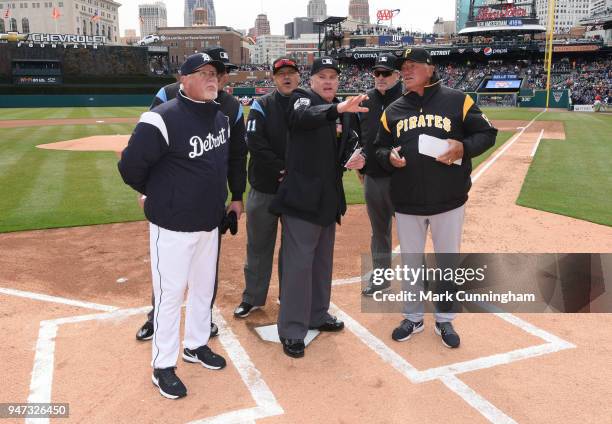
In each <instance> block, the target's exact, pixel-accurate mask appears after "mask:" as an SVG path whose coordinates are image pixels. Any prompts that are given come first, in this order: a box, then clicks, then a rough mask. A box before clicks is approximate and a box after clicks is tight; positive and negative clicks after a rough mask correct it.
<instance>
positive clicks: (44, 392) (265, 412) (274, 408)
mask: <svg viewBox="0 0 612 424" xmlns="http://www.w3.org/2000/svg"><path fill="white" fill-rule="evenodd" d="M149 309H151V306H143V307H140V308H130V309H116V310H114V311H111V312H106V313H97V314H88V315H78V316H71V317H63V318H57V319H52V320H46V321H41V323H40V330H39V333H38V340H37V341H36V353H35V355H34V365H33V368H32V377H31V380H30V393H29V395H28V402H29V403H48V402H51V390H52V387H53V370H54V360H55V343H56V342H55V339H56V336H57V330H58V328H59V326H60V325H64V324H74V323H80V322H85V321H102V320H108V319H115V320H119V319H125V318H127V317H130V316H132V315H140V314H143V313H145V312H147V311H149ZM213 315H214V318H215V322H216V323H217V325H218V326H219V330H220V331H219V340H220V342H221V344H222V345H223V347H224V348H225V349H226V351H227V353H228V356H229V357H230V359H231V361H232V363H233V364H234V366H235V367H236V369H237V370H238V373H239V374H240V377H241V378H242V380H243V381H244V383H245V384H246V386H247V388H248V390H249V392H250V393H251V396H252V397H253V399H254V400H255V403H256V404H257V406H256V407H254V408H245V409H241V410H237V411H232V412H229V413H225V414H221V415H218V416H215V417H211V418H206V419H203V420H198V421H194V423H216V424H225V423H228V424H229V423H236V422H254V420H255V419H259V418H266V417H270V416H273V415H281V414H283V413H284V410H283V408H282V407H281V406H280V404H279V403H278V402H277V400H276V398H275V397H274V394H273V393H272V391H271V390H270V389H269V387H268V385H267V384H266V383H265V381H264V380H263V379H262V377H261V373H260V372H259V370H258V369H257V368H255V366H254V365H253V363H252V361H251V359H250V358H249V356H248V354H247V353H246V351H245V350H244V349H243V348H242V346H241V345H240V342H239V341H238V339H237V338H236V336H235V335H234V333H233V332H232V331H231V330H230V329H229V327H228V326H227V323H226V322H225V320H224V319H223V317H222V316H221V314H219V313H218V311H217V310H216V308H215V310H214V311H213ZM48 422H49V420H48V419H46V418H32V419H27V420H26V423H28V424H40V423H43V424H46V423H48Z"/></svg>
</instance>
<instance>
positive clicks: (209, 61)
mask: <svg viewBox="0 0 612 424" xmlns="http://www.w3.org/2000/svg"><path fill="white" fill-rule="evenodd" d="M204 65H212V66H214V67H215V69H216V70H217V72H219V73H220V74H221V73H224V72H225V66H224V65H223V62H221V61H219V60H214V59H213V58H212V57H210V56H209V55H208V54H206V53H196V54H192V55H191V56H189V57H188V58H187V59H186V60H185V62H183V64H182V65H181V69H179V74H181V75H183V76H184V75H189V74H193V73H194V72H196V71H197V70H198V69H200V68H201V67H202V66H204Z"/></svg>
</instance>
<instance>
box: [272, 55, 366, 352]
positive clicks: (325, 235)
mask: <svg viewBox="0 0 612 424" xmlns="http://www.w3.org/2000/svg"><path fill="white" fill-rule="evenodd" d="M339 74H340V68H339V67H338V62H336V60H334V59H332V58H331V57H322V58H319V59H317V60H315V61H314V63H313V66H312V73H311V79H310V84H311V87H312V88H311V89H307V90H303V89H299V88H298V89H297V90H295V91H294V93H293V95H292V96H291V100H290V102H289V136H288V139H287V155H286V161H285V168H286V171H287V172H286V175H285V177H284V179H283V181H282V183H281V185H280V187H279V189H278V192H277V194H276V197H275V199H274V200H273V202H272V205H271V208H270V210H271V212H273V213H277V214H280V215H281V220H282V225H283V234H284V240H283V247H282V249H283V252H282V262H283V263H282V273H283V275H282V284H283V291H282V299H281V305H280V313H279V316H278V335H279V337H280V339H281V342H282V344H283V350H284V352H285V353H286V354H287V355H289V356H291V357H296V358H297V357H301V356H304V347H305V346H304V338H305V336H306V333H307V332H308V329H309V328H311V329H319V330H320V331H340V330H342V328H343V327H344V323H343V322H342V321H339V320H338V319H336V318H335V317H333V316H331V315H330V314H329V313H328V309H329V302H330V295H331V277H332V267H333V253H334V238H335V233H336V223H340V217H341V216H342V215H343V214H344V212H345V211H346V200H345V198H344V188H343V186H342V174H343V170H344V167H343V165H345V166H346V167H347V168H349V169H359V168H362V167H363V165H364V164H365V159H364V158H363V156H361V155H356V157H355V158H354V159H353V160H352V161H349V162H348V163H346V164H343V163H341V162H342V160H341V159H340V158H342V157H343V156H344V150H345V146H346V141H347V138H348V137H347V136H348V134H350V132H351V131H352V130H353V129H352V128H351V125H346V122H347V120H346V119H343V118H344V116H343V114H347V113H349V112H367V109H366V108H364V107H361V106H359V104H360V103H361V102H362V101H363V100H365V99H367V96H365V95H360V96H356V97H352V98H349V99H348V100H345V101H344V102H342V103H339V102H338V100H337V99H336V97H335V96H336V92H337V91H338V84H339V80H338V76H339ZM346 117H347V118H349V117H353V118H354V119H353V122H354V123H355V124H356V116H355V115H354V114H349V115H347V116H346ZM340 123H342V124H340ZM339 125H342V128H340V127H339Z"/></svg>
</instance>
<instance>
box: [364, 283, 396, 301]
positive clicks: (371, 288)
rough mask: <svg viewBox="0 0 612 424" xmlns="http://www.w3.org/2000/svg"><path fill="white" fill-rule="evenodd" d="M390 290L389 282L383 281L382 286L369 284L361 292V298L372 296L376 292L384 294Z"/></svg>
mask: <svg viewBox="0 0 612 424" xmlns="http://www.w3.org/2000/svg"><path fill="white" fill-rule="evenodd" d="M389 290H391V282H389V281H387V280H385V281H384V282H383V283H382V284H378V285H377V284H374V283H372V282H370V284H368V286H367V287H366V288H365V289H363V290H362V291H361V294H362V296H368V297H371V296H374V293H376V292H385V291H389Z"/></svg>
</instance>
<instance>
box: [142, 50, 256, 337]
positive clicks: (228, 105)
mask: <svg viewBox="0 0 612 424" xmlns="http://www.w3.org/2000/svg"><path fill="white" fill-rule="evenodd" d="M206 53H207V54H208V55H209V56H210V57H211V58H212V59H213V60H217V61H219V62H222V63H223V65H224V72H222V73H221V74H220V76H219V90H218V93H217V99H216V102H217V103H219V104H220V106H219V107H220V109H221V112H222V113H223V114H224V115H225V116H227V117H228V119H229V123H230V136H229V138H230V161H231V162H232V167H231V168H232V169H241V170H244V171H241V172H234V173H232V174H230V175H229V177H228V182H229V188H230V192H231V193H232V201H233V202H235V203H234V205H238V204H239V203H238V202H240V203H241V202H242V194H243V193H244V191H245V189H246V157H247V147H246V144H245V141H244V140H245V126H244V115H243V107H242V104H241V103H240V102H239V101H238V100H236V98H235V97H234V96H231V95H229V94H228V93H227V92H225V90H223V87H224V85H225V84H226V83H227V80H228V73H229V72H230V71H231V70H233V69H237V68H238V66H236V65H234V64H232V63H231V62H230V61H229V56H228V54H227V52H226V51H225V50H224V49H223V48H221V47H215V48H212V49H209V50H206ZM180 87H181V82H180V81H177V82H175V83H173V84H168V85H166V86H164V87H162V88H161V89H160V90H159V91H158V92H157V94H156V95H155V98H154V99H153V103H152V104H151V108H150V109H151V110H152V109H153V108H155V107H157V106H159V105H161V104H163V103H165V102H167V101H170V100H172V99H174V98H175V97H176V96H177V95H178V91H179V89H180ZM145 198H146V196H141V205H143V204H144V199H145ZM239 209H240V210H239V211H240V212H241V211H242V208H239ZM236 215H237V218H238V219H240V213H237V214H236ZM220 248H221V238H220V237H219V249H220ZM217 282H218V276H217V278H216V279H215V292H214V295H213V300H212V304H214V302H215V298H216V295H217ZM151 303H152V306H153V307H152V308H151V310H150V311H149V313H148V314H147V321H146V322H145V323H144V324H143V325H142V326H141V327H140V329H138V331H137V332H136V339H137V340H140V341H146V340H151V339H152V338H153V332H154V328H153V317H154V315H155V298H154V297H153V296H152V300H151ZM218 333H219V329H218V327H217V325H216V324H215V323H214V322H213V323H211V329H210V337H215V336H216V335H217V334H218Z"/></svg>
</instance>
